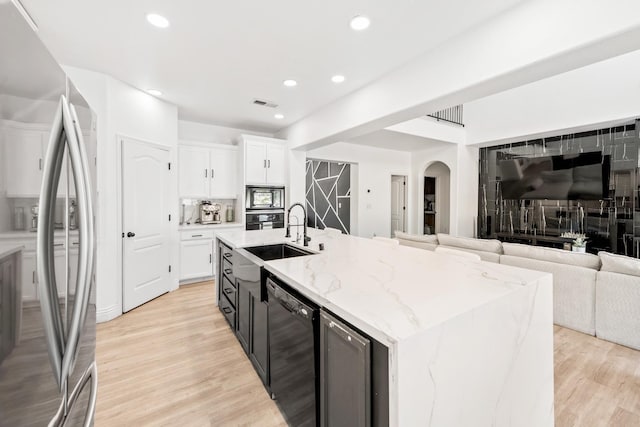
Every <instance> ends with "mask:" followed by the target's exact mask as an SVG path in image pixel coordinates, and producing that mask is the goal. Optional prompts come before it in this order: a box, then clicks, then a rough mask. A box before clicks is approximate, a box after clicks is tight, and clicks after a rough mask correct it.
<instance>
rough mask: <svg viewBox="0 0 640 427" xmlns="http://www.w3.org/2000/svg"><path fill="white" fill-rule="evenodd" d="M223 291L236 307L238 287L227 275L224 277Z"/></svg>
mask: <svg viewBox="0 0 640 427" xmlns="http://www.w3.org/2000/svg"><path fill="white" fill-rule="evenodd" d="M222 293H223V294H225V295H226V296H227V298H229V301H230V302H231V305H232V306H233V307H234V308H235V306H236V287H235V285H234V284H233V283H232V282H230V281H229V279H227V278H226V277H224V276H223V277H222Z"/></svg>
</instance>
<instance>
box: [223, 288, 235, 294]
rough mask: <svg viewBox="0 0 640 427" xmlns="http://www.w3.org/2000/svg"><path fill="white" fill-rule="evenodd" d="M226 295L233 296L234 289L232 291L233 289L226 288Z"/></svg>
mask: <svg viewBox="0 0 640 427" xmlns="http://www.w3.org/2000/svg"><path fill="white" fill-rule="evenodd" d="M224 293H225V294H232V293H233V289H231V288H224Z"/></svg>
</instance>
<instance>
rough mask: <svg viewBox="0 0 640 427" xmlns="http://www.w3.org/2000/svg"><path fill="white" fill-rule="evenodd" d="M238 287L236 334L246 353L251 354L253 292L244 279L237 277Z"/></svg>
mask: <svg viewBox="0 0 640 427" xmlns="http://www.w3.org/2000/svg"><path fill="white" fill-rule="evenodd" d="M236 288H237V292H236V293H237V300H236V301H237V302H236V315H237V318H238V322H237V327H236V336H237V337H238V341H240V345H241V346H242V348H243V349H244V351H245V353H247V354H249V339H250V336H251V293H250V292H249V288H248V286H247V285H246V283H244V281H243V280H239V279H236Z"/></svg>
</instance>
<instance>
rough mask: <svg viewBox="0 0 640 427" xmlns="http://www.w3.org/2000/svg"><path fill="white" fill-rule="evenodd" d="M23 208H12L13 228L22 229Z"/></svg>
mask: <svg viewBox="0 0 640 427" xmlns="http://www.w3.org/2000/svg"><path fill="white" fill-rule="evenodd" d="M24 227H25V224H24V208H23V207H22V206H18V207H15V208H14V209H13V229H14V230H24Z"/></svg>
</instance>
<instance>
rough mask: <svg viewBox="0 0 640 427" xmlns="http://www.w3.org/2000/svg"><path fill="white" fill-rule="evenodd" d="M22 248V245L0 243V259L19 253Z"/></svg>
mask: <svg viewBox="0 0 640 427" xmlns="http://www.w3.org/2000/svg"><path fill="white" fill-rule="evenodd" d="M23 248H24V246H22V245H17V244H12V243H0V259H2V258H4V257H6V256H9V255H11V254H13V253H16V252H18V251H21V250H22V249H23Z"/></svg>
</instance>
